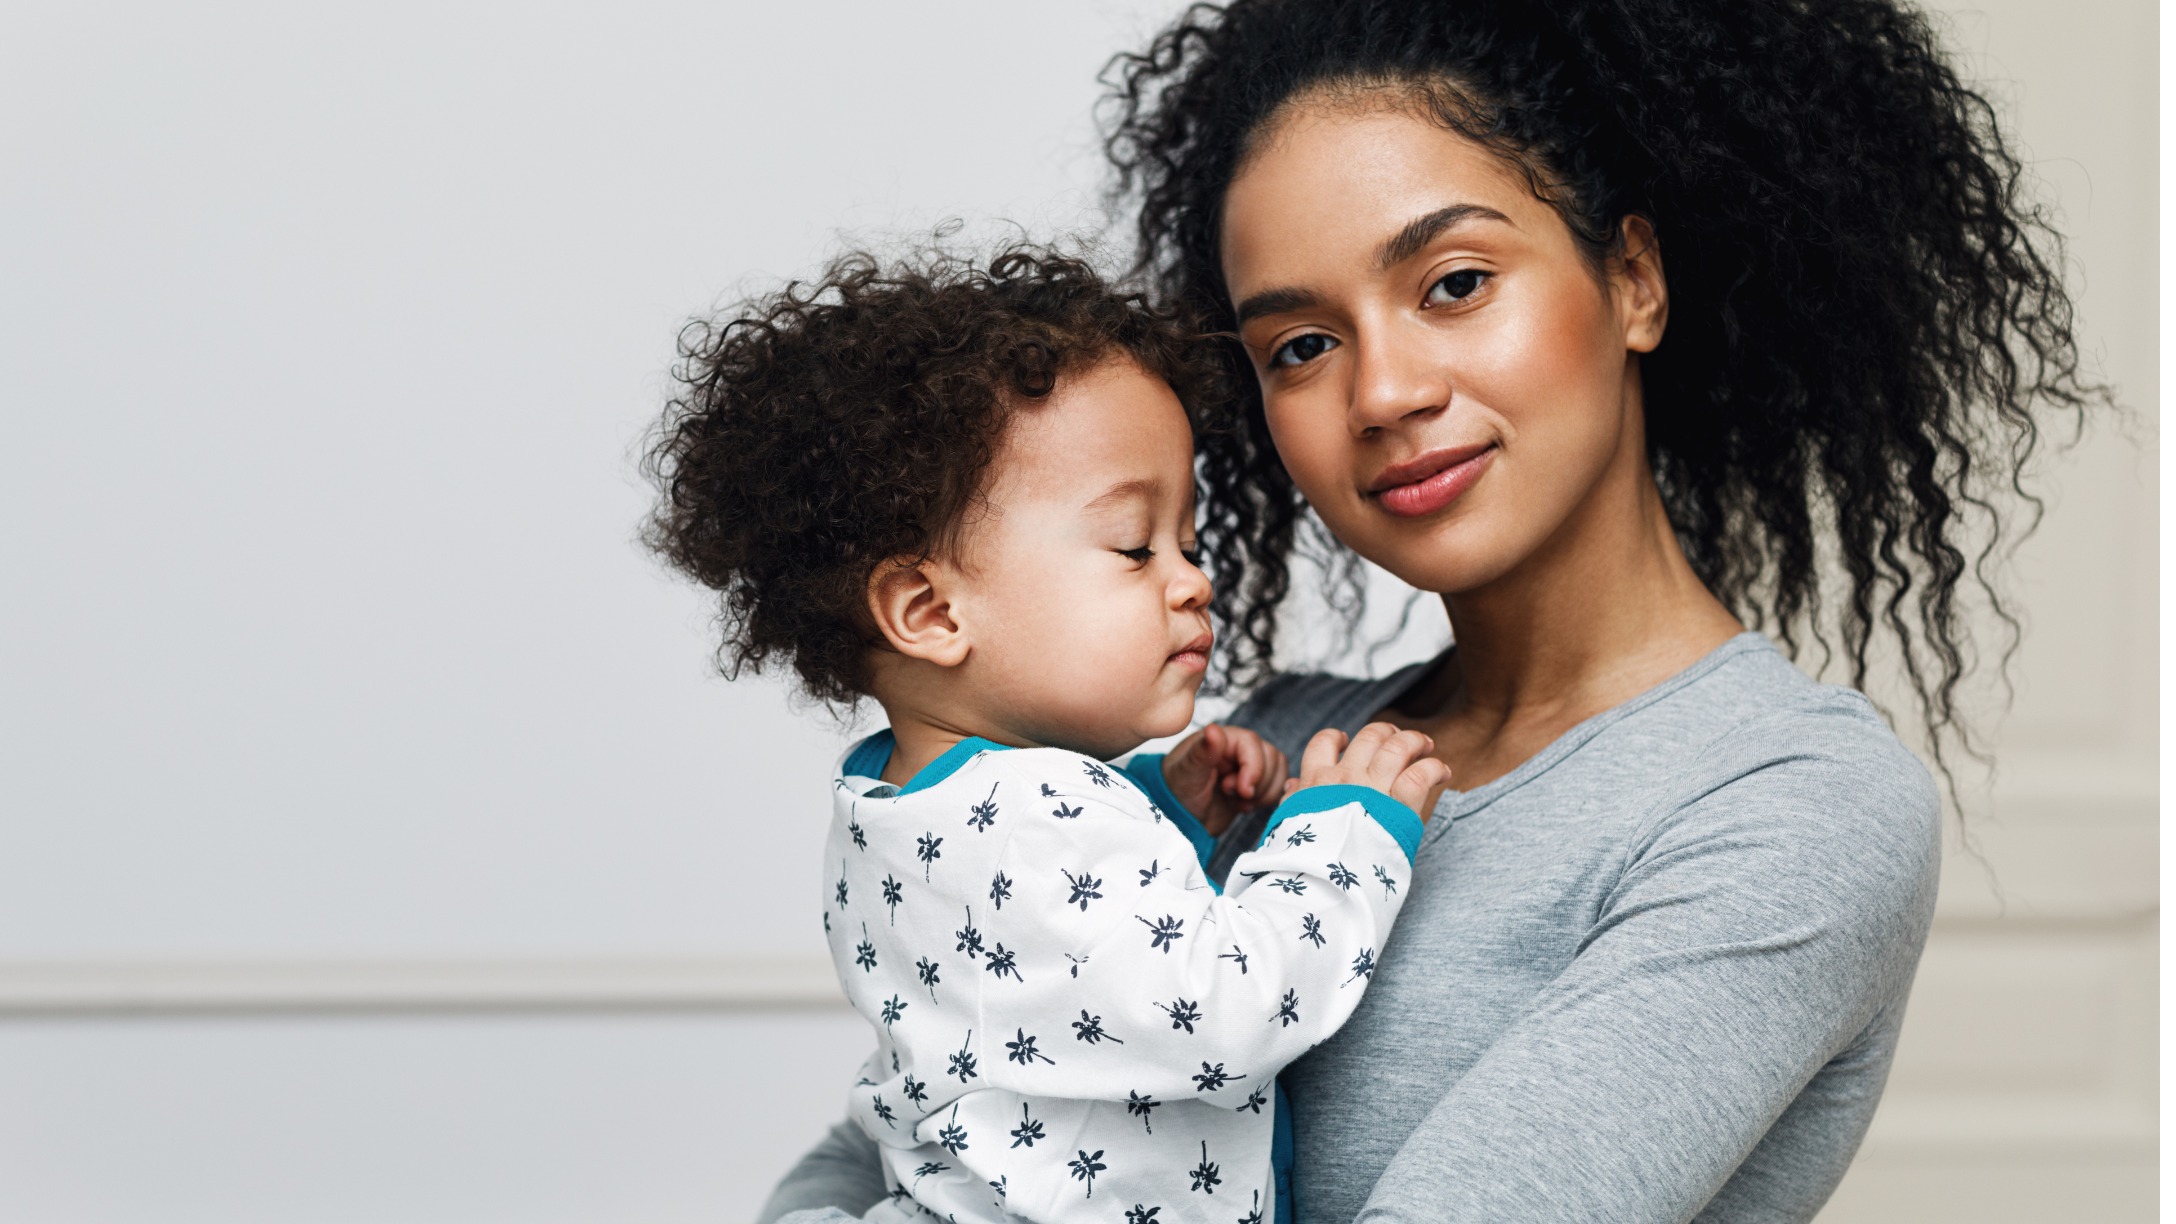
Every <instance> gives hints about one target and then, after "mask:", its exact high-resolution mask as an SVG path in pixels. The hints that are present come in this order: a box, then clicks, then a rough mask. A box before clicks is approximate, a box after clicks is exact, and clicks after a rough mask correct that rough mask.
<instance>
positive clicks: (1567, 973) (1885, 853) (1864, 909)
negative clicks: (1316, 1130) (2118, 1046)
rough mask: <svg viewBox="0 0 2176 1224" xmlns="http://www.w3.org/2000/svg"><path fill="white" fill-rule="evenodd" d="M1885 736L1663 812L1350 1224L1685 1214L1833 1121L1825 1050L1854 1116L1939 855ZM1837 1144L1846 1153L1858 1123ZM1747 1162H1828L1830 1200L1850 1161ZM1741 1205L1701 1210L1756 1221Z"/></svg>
mask: <svg viewBox="0 0 2176 1224" xmlns="http://www.w3.org/2000/svg"><path fill="white" fill-rule="evenodd" d="M1734 738H1736V737H1734ZM1891 744H1892V747H1890V748H1889V750H1888V751H1887V752H1885V753H1883V756H1884V757H1886V758H1887V759H1880V758H1877V759H1876V760H1875V761H1874V762H1873V764H1874V765H1876V766H1879V768H1871V769H1870V768H1869V767H1868V765H1869V762H1868V759H1867V758H1866V756H1864V755H1854V754H1850V753H1844V754H1828V753H1820V752H1816V751H1811V750H1805V751H1802V752H1801V753H1800V754H1798V755H1792V756H1787V757H1782V758H1780V759H1773V758H1772V759H1769V760H1766V761H1761V762H1758V763H1755V764H1751V765H1748V766H1747V767H1746V768H1745V769H1744V770H1743V771H1742V772H1740V773H1738V774H1737V775H1736V776H1729V775H1727V774H1726V775H1725V776H1727V777H1729V780H1728V781H1726V782H1725V783H1724V784H1722V785H1720V786H1716V787H1714V788H1712V789H1710V790H1708V791H1707V793H1706V794H1705V795H1704V796H1702V797H1700V798H1698V799H1696V800H1694V801H1692V802H1691V803H1689V804H1686V805H1684V806H1682V807H1679V808H1677V809H1676V810H1674V811H1671V812H1669V813H1666V814H1662V815H1660V816H1658V817H1657V818H1656V819H1655V820H1653V821H1652V822H1651V823H1650V825H1649V826H1648V828H1647V831H1646V834H1645V837H1644V840H1643V841H1642V842H1641V843H1640V844H1638V845H1635V846H1634V847H1633V848H1632V850H1631V852H1630V862H1629V863H1628V865H1627V867H1626V870H1625V871H1624V874H1623V876H1622V879H1621V881H1620V883H1619V884H1618V886H1617V888H1616V889H1615V890H1614V891H1613V892H1612V894H1611V895H1610V896H1609V897H1608V898H1607V899H1606V900H1605V903H1604V905H1603V907H1602V912H1601V913H1600V914H1599V916H1598V918H1597V920H1596V921H1595V923H1594V926H1593V928H1592V930H1591V932H1590V933H1589V935H1588V936H1587V938H1586V940H1585V942H1584V944H1583V945H1582V947H1581V948H1580V950H1579V952H1578V954H1577V955H1576V956H1575V957H1574V958H1573V960H1572V962H1571V964H1570V965H1569V966H1567V967H1566V968H1565V970H1564V971H1563V973H1562V974H1561V975H1559V976H1558V977H1557V978H1556V980H1555V981H1554V982H1552V983H1551V984H1550V985H1549V986H1548V987H1547V988H1546V989H1544V990H1543V991H1542V992H1541V993H1540V994H1539V995H1538V996H1537V997H1536V998H1535V1000H1534V1002H1533V1005H1532V1006H1531V1008H1529V1009H1528V1011H1527V1012H1526V1013H1525V1015H1524V1016H1523V1018H1521V1019H1520V1020H1519V1021H1518V1022H1516V1023H1515V1024H1513V1025H1512V1026H1511V1027H1510V1028H1509V1029H1508V1030H1506V1031H1505V1032H1504V1034H1503V1035H1502V1037H1501V1038H1500V1039H1499V1040H1497V1041H1496V1042H1495V1043H1494V1044H1493V1045H1492V1046H1491V1047H1490V1048H1489V1049H1488V1051H1487V1052H1486V1053H1484V1054H1483V1055H1482V1056H1481V1058H1480V1059H1479V1060H1478V1061H1477V1062H1476V1063H1475V1064H1474V1065H1473V1067H1472V1068H1471V1069H1470V1070H1469V1071H1468V1072H1467V1074H1466V1075H1465V1076H1464V1077H1463V1078H1461V1079H1460V1080H1459V1082H1458V1083H1457V1084H1456V1085H1455V1086H1454V1087H1453V1088H1452V1089H1451V1090H1450V1091H1449V1092H1447V1093H1445V1094H1444V1095H1443V1097H1442V1099H1441V1100H1440V1101H1439V1102H1438V1103H1437V1104H1436V1106H1435V1108H1434V1109H1433V1110H1432V1111H1431V1112H1430V1113H1429V1115H1428V1116H1427V1118H1426V1119H1425V1120H1423V1122H1422V1123H1421V1125H1420V1126H1419V1127H1417V1128H1416V1129H1415V1130H1414V1131H1413V1133H1412V1134H1411V1135H1410V1136H1409V1137H1408V1138H1407V1140H1406V1142H1405V1143H1404V1145H1403V1146H1402V1147H1401V1148H1400V1149H1399V1151H1398V1153H1397V1155H1396V1156H1395V1157H1394V1158H1393V1159H1392V1160H1391V1162H1390V1164H1389V1166H1388V1167H1387V1168H1386V1169H1385V1171H1384V1173H1383V1175H1382V1177H1381V1178H1380V1179H1379V1180H1378V1181H1377V1183H1376V1186H1375V1189H1374V1192H1373V1194H1372V1196H1371V1197H1370V1199H1369V1200H1368V1204H1367V1207H1366V1208H1365V1209H1364V1210H1363V1211H1362V1212H1361V1214H1360V1216H1359V1219H1360V1220H1363V1221H1391V1220H1420V1219H1428V1220H1492V1221H1544V1220H1547V1221H1556V1220H1563V1221H1587V1220H1598V1219H1610V1220H1638V1221H1682V1220H1689V1219H1692V1218H1694V1216H1695V1215H1698V1214H1700V1213H1701V1212H1702V1210H1703V1208H1704V1207H1706V1206H1707V1205H1708V1204H1709V1202H1710V1200H1711V1199H1715V1198H1716V1196H1717V1194H1718V1191H1720V1190H1722V1189H1723V1188H1724V1186H1725V1183H1726V1182H1728V1181H1729V1180H1730V1179H1731V1177H1732V1176H1733V1174H1734V1173H1735V1172H1736V1171H1737V1170H1738V1169H1739V1168H1740V1165H1741V1163H1742V1162H1745V1161H1746V1160H1747V1157H1748V1154H1749V1153H1751V1152H1753V1151H1754V1149H1755V1147H1756V1145H1757V1144H1759V1143H1760V1141H1761V1139H1762V1137H1763V1136H1764V1135H1766V1134H1767V1133H1768V1132H1769V1130H1770V1129H1771V1127H1773V1126H1775V1125H1777V1124H1778V1123H1779V1120H1780V1121H1781V1123H1782V1124H1785V1125H1799V1124H1803V1125H1821V1124H1823V1123H1821V1122H1820V1121H1819V1120H1818V1119H1814V1118H1813V1117H1812V1116H1811V1114H1810V1113H1809V1112H1808V1111H1805V1110H1792V1109H1791V1107H1792V1105H1793V1102H1794V1100H1796V1099H1797V1098H1798V1097H1799V1095H1800V1093H1801V1090H1802V1089H1804V1088H1805V1087H1806V1085H1807V1083H1808V1082H1809V1081H1810V1080H1811V1079H1812V1078H1813V1076H1814V1074H1815V1073H1816V1072H1818V1071H1820V1070H1821V1069H1822V1067H1823V1066H1824V1065H1826V1064H1828V1063H1829V1062H1830V1061H1831V1060H1837V1059H1842V1060H1844V1061H1845V1062H1849V1061H1851V1060H1853V1059H1860V1060H1866V1061H1869V1062H1870V1065H1869V1066H1866V1067H1864V1068H1861V1070H1863V1071H1865V1072H1867V1074H1863V1075H1854V1076H1850V1077H1846V1081H1845V1082H1847V1083H1849V1084H1850V1085H1851V1086H1852V1090H1855V1091H1858V1092H1859V1093H1860V1094H1861V1095H1862V1096H1863V1097H1864V1098H1865V1099H1864V1100H1863V1101H1861V1102H1860V1103H1861V1104H1862V1105H1863V1109H1860V1110H1858V1111H1856V1112H1854V1111H1851V1110H1844V1111H1842V1113H1841V1114H1839V1113H1837V1112H1833V1111H1822V1113H1823V1115H1824V1116H1825V1117H1827V1118H1830V1119H1834V1118H1836V1117H1839V1116H1848V1117H1849V1118H1851V1119H1853V1122H1852V1123H1851V1125H1852V1126H1853V1127H1854V1128H1863V1126H1864V1120H1865V1118H1866V1116H1867V1115H1868V1114H1870V1113H1871V1109H1872V1098H1873V1097H1874V1096H1876V1095H1878V1088H1879V1078H1880V1076H1881V1075H1882V1074H1883V1073H1884V1071H1885V1070H1886V1058H1887V1048H1888V1047H1887V1045H1886V1043H1884V1042H1871V1043H1870V1042H1867V1041H1864V1040H1861V1039H1862V1038H1864V1037H1865V1036H1866V1035H1868V1034H1869V1033H1874V1032H1876V1031H1877V1030H1883V1029H1884V1026H1889V1027H1888V1029H1887V1030H1885V1031H1893V1025H1894V1023H1895V1021H1896V1018H1897V1014H1898V1013H1899V1012H1900V1010H1901V1006H1902V999H1903V996H1904V994H1905V991H1906V990H1907V988H1908V986H1909V982H1910V978H1911V974H1912V971H1913V969H1914V967H1915V965H1916V964H1917V961H1918V956H1919V950H1920V947H1921V945H1922V944H1923V943H1924V941H1925V937H1926V929H1927V924H1928V922H1929V920H1930V919H1931V916H1932V911H1933V902H1934V886H1935V869H1936V866H1937V863H1938V857H1939V838H1938V834H1937V827H1936V821H1937V819H1938V815H1937V814H1938V807H1937V804H1936V800H1935V798H1934V795H1933V792H1932V786H1931V783H1929V782H1928V781H1927V779H1926V776H1925V773H1924V771H1923V770H1921V769H1919V768H1918V767H1917V766H1916V764H1915V763H1908V762H1907V763H1906V765H1905V767H1904V768H1891V767H1890V764H1891V762H1892V761H1893V760H1894V759H1895V756H1897V755H1901V749H1900V748H1894V747H1893V741H1892V742H1891ZM1869 1079H1870V1080H1871V1088H1869V1087H1868V1081H1869ZM1786 1111H1789V1115H1788V1116H1787V1114H1786ZM1794 1117H1795V1118H1797V1122H1796V1123H1794V1122H1793V1121H1792V1119H1793V1118H1794ZM1829 1124H1830V1125H1833V1122H1831V1123H1829ZM1835 1138H1837V1139H1838V1144H1837V1145H1836V1146H1839V1147H1840V1148H1841V1149H1842V1151H1843V1152H1844V1153H1846V1154H1848V1151H1849V1150H1850V1148H1851V1147H1853V1146H1855V1145H1856V1142H1857V1138H1858V1134H1857V1132H1856V1130H1854V1133H1852V1134H1850V1135H1839V1136H1835ZM1325 1140H1327V1141H1330V1142H1333V1143H1334V1142H1335V1137H1334V1136H1316V1137H1314V1138H1313V1139H1311V1140H1310V1141H1309V1142H1310V1145H1311V1146H1319V1145H1320V1144H1321V1143H1322V1142H1324V1141H1325ZM1756 1163H1757V1162H1756ZM1749 1171H1750V1172H1754V1173H1758V1174H1759V1175H1761V1176H1778V1175H1782V1176H1813V1177H1817V1178H1819V1179H1822V1180H1823V1182H1824V1184H1822V1185H1820V1186H1812V1187H1808V1193H1807V1195H1806V1196H1805V1197H1806V1200H1807V1201H1810V1202H1814V1203H1818V1202H1819V1201H1820V1200H1821V1199H1822V1198H1823V1197H1825V1196H1826V1194H1827V1192H1828V1190H1829V1189H1832V1188H1833V1186H1834V1181H1835V1179H1836V1178H1838V1177H1840V1176H1841V1174H1842V1162H1841V1161H1838V1162H1835V1163H1834V1167H1833V1168H1822V1169H1818V1170H1795V1171H1794V1170H1781V1171H1779V1170H1774V1169H1765V1168H1763V1169H1754V1170H1749ZM1728 1198H1729V1196H1727V1195H1725V1196H1724V1199H1723V1200H1718V1201H1717V1204H1716V1206H1717V1212H1716V1213H1715V1214H1713V1215H1711V1216H1709V1217H1707V1218H1711V1219H1724V1218H1730V1219H1737V1218H1742V1217H1736V1216H1731V1215H1729V1214H1728V1213H1727V1206H1726V1202H1727V1200H1728ZM1763 1218H1765V1217H1763Z"/></svg>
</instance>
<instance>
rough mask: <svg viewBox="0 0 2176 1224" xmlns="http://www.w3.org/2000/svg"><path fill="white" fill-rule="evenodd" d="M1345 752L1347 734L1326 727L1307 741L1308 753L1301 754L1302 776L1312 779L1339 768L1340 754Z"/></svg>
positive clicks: (1334, 728)
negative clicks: (1338, 759)
mask: <svg viewBox="0 0 2176 1224" xmlns="http://www.w3.org/2000/svg"><path fill="white" fill-rule="evenodd" d="M1344 751H1345V733H1344V732H1343V731H1340V730H1338V729H1337V728H1336V727H1324V728H1323V729H1322V730H1320V731H1317V732H1315V737H1314V738H1313V739H1311V740H1308V741H1307V749H1306V751H1304V752H1302V753H1301V754H1300V776H1301V777H1303V778H1312V777H1314V776H1316V775H1318V774H1326V773H1328V772H1329V771H1331V770H1332V769H1335V768H1336V767H1337V758H1338V754H1340V753H1342V752H1344Z"/></svg>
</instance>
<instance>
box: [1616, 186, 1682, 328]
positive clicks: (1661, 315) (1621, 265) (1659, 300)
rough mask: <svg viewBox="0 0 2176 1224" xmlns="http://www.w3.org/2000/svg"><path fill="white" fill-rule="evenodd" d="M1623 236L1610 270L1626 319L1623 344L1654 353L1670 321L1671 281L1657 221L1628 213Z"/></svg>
mask: <svg viewBox="0 0 2176 1224" xmlns="http://www.w3.org/2000/svg"><path fill="white" fill-rule="evenodd" d="M1621 238H1622V245H1621V247H1620V249H1621V250H1622V251H1623V254H1622V255H1620V256H1618V257H1617V259H1616V260H1615V263H1616V267H1614V268H1613V269H1612V270H1611V271H1612V272H1613V274H1614V275H1613V276H1612V279H1613V280H1614V281H1615V282H1616V285H1615V288H1616V290H1617V309H1618V313H1619V315H1620V316H1621V317H1622V319H1623V323H1624V346H1625V347H1626V348H1628V349H1631V350H1632V351H1633V352H1635V353H1652V352H1654V351H1655V346H1656V345H1658V344H1661V343H1662V329H1663V327H1664V326H1665V325H1666V324H1668V323H1669V321H1670V285H1669V282H1668V281H1667V280H1665V279H1663V275H1662V247H1661V245H1660V244H1658V243H1657V242H1656V241H1655V226H1654V223H1653V222H1651V221H1649V220H1648V219H1647V218H1645V217H1643V216H1640V215H1639V214H1638V213H1632V214H1630V215H1628V216H1626V217H1625V219H1624V232H1623V234H1622V235H1621Z"/></svg>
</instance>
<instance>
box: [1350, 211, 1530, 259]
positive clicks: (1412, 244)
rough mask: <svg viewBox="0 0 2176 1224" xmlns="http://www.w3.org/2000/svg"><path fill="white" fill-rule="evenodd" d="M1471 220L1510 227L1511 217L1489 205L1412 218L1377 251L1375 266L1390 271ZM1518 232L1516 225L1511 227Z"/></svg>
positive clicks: (1435, 212)
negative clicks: (1444, 233) (1442, 234)
mask: <svg viewBox="0 0 2176 1224" xmlns="http://www.w3.org/2000/svg"><path fill="white" fill-rule="evenodd" d="M1468 221H1501V222H1503V223H1504V224H1505V225H1511V224H1512V222H1511V218H1509V217H1507V216H1505V215H1503V214H1502V213H1500V212H1497V211H1496V210H1495V209H1493V208H1490V207H1488V206H1487V205H1486V204H1451V205H1448V206H1446V207H1443V208H1439V209H1437V210H1435V211H1434V212H1432V213H1427V214H1425V215H1423V216H1418V217H1415V218H1413V219H1412V220H1411V221H1408V222H1406V223H1405V228H1404V229H1401V230H1399V231H1398V232H1397V233H1396V234H1393V235H1392V236H1391V237H1390V238H1389V240H1387V241H1385V242H1384V243H1383V245H1382V246H1381V247H1378V248H1377V249H1376V252H1375V266H1376V267H1378V268H1380V269H1382V270H1383V271H1385V272H1388V271H1389V270H1390V269H1392V268H1394V267H1396V266H1397V265H1399V264H1401V263H1404V262H1405V261H1406V260H1408V259H1411V258H1412V257H1413V256H1414V255H1416V254H1418V253H1419V252H1420V250H1421V248H1422V247H1425V246H1427V245H1428V244H1429V243H1431V242H1433V241H1435V240H1436V237H1437V236H1438V235H1440V234H1441V233H1442V232H1443V231H1444V230H1447V229H1449V228H1451V227H1452V226H1454V225H1462V224H1464V223H1465V222H1468ZM1512 228H1514V229H1516V228H1518V227H1517V226H1515V225H1514V226H1512Z"/></svg>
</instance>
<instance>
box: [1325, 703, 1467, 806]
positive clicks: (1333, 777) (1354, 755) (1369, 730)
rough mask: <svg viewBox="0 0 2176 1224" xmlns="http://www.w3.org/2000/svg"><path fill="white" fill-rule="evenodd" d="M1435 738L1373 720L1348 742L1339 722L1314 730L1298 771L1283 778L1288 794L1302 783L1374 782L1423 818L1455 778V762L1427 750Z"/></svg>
mask: <svg viewBox="0 0 2176 1224" xmlns="http://www.w3.org/2000/svg"><path fill="white" fill-rule="evenodd" d="M1435 750H1436V742H1435V741H1434V740H1432V739H1430V738H1428V737H1427V736H1425V735H1422V734H1421V733H1420V732H1418V731H1400V730H1398V729H1397V728H1396V727H1393V726H1391V725H1390V724H1389V723H1384V722H1372V723H1369V724H1368V725H1367V726H1365V727H1362V728H1360V734H1358V735H1355V736H1353V737H1352V743H1350V744H1347V743H1346V742H1345V733H1344V732H1343V731H1340V730H1338V729H1337V728H1335V727H1327V728H1324V729H1323V730H1320V731H1317V732H1315V737H1314V738H1313V739H1311V740H1308V741H1307V751H1306V752H1305V753H1303V754H1301V756H1300V776H1299V777H1297V778H1295V779H1293V780H1292V781H1290V782H1287V783H1285V793H1286V794H1290V793H1291V792H1293V791H1296V790H1298V789H1300V788H1301V787H1303V786H1332V785H1337V784H1340V783H1342V784H1344V785H1347V786H1372V787H1374V788H1375V789H1376V790H1379V791H1381V792H1383V793H1384V794H1386V795H1389V796H1390V797H1391V798H1393V799H1395V800H1397V801H1398V802H1400V803H1402V804H1404V805H1405V806H1407V807H1409V808H1412V809H1413V811H1414V812H1416V813H1417V814H1419V816H1420V818H1421V819H1422V820H1426V819H1428V817H1429V816H1430V815H1432V814H1433V813H1434V812H1435V810H1436V799H1437V798H1438V797H1439V796H1441V795H1442V794H1443V788H1444V787H1446V786H1449V785H1450V784H1451V767H1450V766H1448V765H1445V764H1444V763H1443V762H1441V761H1439V760H1437V759H1436V758H1434V757H1432V756H1430V755H1428V754H1429V753H1431V752H1434V751H1435Z"/></svg>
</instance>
